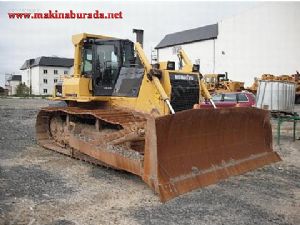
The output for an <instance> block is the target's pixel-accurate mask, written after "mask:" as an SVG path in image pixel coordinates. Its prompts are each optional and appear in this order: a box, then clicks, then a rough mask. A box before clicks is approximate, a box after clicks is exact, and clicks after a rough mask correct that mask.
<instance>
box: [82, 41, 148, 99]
mask: <svg viewBox="0 0 300 225" xmlns="http://www.w3.org/2000/svg"><path fill="white" fill-rule="evenodd" d="M141 68H142V66H141V64H140V63H139V62H138V61H137V60H136V58H135V56H134V43H133V42H132V41H130V40H123V39H87V40H85V41H84V44H83V51H82V65H81V74H83V75H84V76H85V77H90V78H92V91H93V95H94V96H112V95H117V96H131V95H136V94H137V88H138V89H139V87H137V85H140V82H139V81H140V80H141V79H140V78H141V76H139V77H135V76H132V74H135V73H136V72H137V73H138V75H140V72H139V71H140V70H141ZM136 70H137V71H136ZM120 75H121V76H120ZM129 75H131V76H129ZM120 79H121V80H120ZM128 79H129V80H131V81H133V82H128ZM134 81H135V82H134ZM130 84H131V85H130ZM124 85H125V86H124ZM121 86H122V89H123V90H125V89H126V90H127V92H130V93H120V88H121ZM132 86H134V87H132ZM121 92H122V90H121Z"/></svg>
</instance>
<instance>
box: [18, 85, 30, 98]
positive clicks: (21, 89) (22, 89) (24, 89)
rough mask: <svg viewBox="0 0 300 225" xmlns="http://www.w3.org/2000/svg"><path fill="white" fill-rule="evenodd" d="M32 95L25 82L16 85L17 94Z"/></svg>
mask: <svg viewBox="0 0 300 225" xmlns="http://www.w3.org/2000/svg"><path fill="white" fill-rule="evenodd" d="M29 95H30V88H29V87H27V86H26V84H25V83H20V84H19V85H18V86H17V87H16V96H19V97H27V96H29Z"/></svg>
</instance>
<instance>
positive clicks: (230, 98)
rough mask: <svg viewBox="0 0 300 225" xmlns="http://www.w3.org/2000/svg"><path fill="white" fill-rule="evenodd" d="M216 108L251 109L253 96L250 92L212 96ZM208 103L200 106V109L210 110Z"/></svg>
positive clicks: (253, 100)
mask: <svg viewBox="0 0 300 225" xmlns="http://www.w3.org/2000/svg"><path fill="white" fill-rule="evenodd" d="M212 99H213V101H214V103H215V104H216V106H217V108H226V107H252V106H255V96H254V95H253V94H252V93H250V92H228V93H218V94H214V95H213V96H212ZM212 107H213V106H212V104H211V103H210V102H209V101H206V102H203V103H201V104H200V108H212Z"/></svg>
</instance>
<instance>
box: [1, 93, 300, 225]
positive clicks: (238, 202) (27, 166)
mask: <svg viewBox="0 0 300 225" xmlns="http://www.w3.org/2000/svg"><path fill="white" fill-rule="evenodd" d="M48 103H49V102H47V101H46V100H39V99H0V224H1V225H8V224H10V225H12V224H26V225H29V224H30V225H74V224H76V225H89V224H91V225H99V224H168V225H169V224H239V225H240V224H264V225H268V224H295V225H296V224H297V225H298V224H300V216H299V215H300V164H299V162H300V152H299V151H300V141H296V142H292V136H291V133H290V132H291V131H290V127H291V125H290V124H288V123H286V124H284V126H283V127H284V132H283V134H282V140H281V146H280V147H279V146H276V145H275V146H274V147H275V148H276V149H277V151H278V152H279V153H280V155H281V156H282V158H283V161H282V162H280V163H276V164H273V165H270V166H265V167H264V168H261V169H258V170H256V171H253V172H249V173H247V174H245V175H240V176H236V177H232V178H230V179H228V180H226V181H223V182H220V183H218V184H216V185H211V186H209V187H206V188H202V189H198V190H195V191H193V192H190V193H187V194H185V195H182V196H180V197H178V198H175V199H173V200H171V201H169V202H167V203H165V204H162V203H160V202H159V199H158V196H156V195H155V194H154V193H153V192H152V191H151V189H150V188H148V187H147V185H146V184H144V183H143V182H142V181H141V180H140V179H139V178H138V177H136V176H134V175H132V174H129V173H125V172H120V171H115V170H112V169H105V168H102V167H98V166H94V165H91V164H88V163H85V162H81V161H78V160H74V159H71V158H68V157H65V156H63V155H60V154H57V153H54V152H51V151H47V150H44V149H43V148H41V147H39V146H37V144H36V141H35V131H34V125H35V116H36V114H37V111H38V109H39V108H40V107H43V106H47V105H48ZM297 110H298V111H300V107H298V108H297ZM299 129H300V125H298V133H297V136H299V135H300V131H299ZM274 143H275V140H274Z"/></svg>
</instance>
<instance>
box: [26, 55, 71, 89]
mask: <svg viewBox="0 0 300 225" xmlns="http://www.w3.org/2000/svg"><path fill="white" fill-rule="evenodd" d="M72 68H73V59H68V58H59V57H45V56H42V57H39V58H36V59H28V60H26V61H25V63H24V64H23V65H22V67H21V68H20V70H21V71H22V81H23V82H25V84H26V85H27V86H28V87H29V88H30V87H31V90H32V91H31V92H32V94H34V95H51V94H52V92H53V88H54V86H55V84H56V83H58V82H59V81H60V80H61V78H62V77H63V76H64V75H67V74H72Z"/></svg>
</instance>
